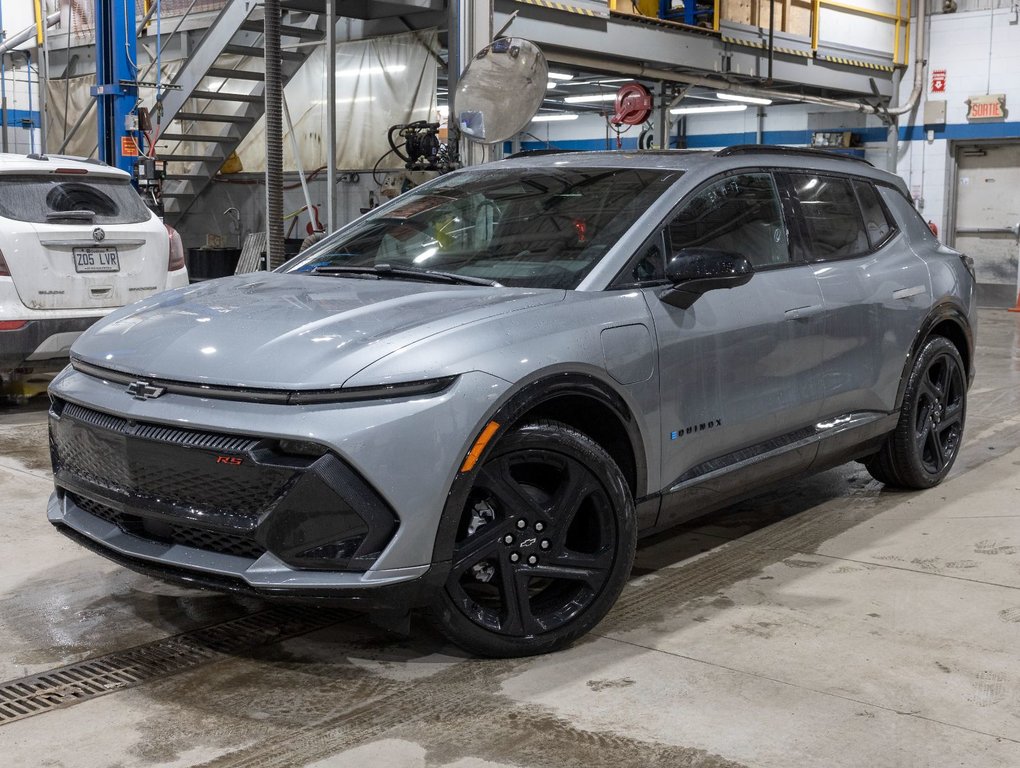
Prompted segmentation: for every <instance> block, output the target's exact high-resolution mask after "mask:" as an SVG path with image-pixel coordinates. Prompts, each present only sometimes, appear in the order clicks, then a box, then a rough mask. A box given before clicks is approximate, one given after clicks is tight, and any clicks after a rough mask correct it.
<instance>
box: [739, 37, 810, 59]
mask: <svg viewBox="0 0 1020 768" xmlns="http://www.w3.org/2000/svg"><path fill="white" fill-rule="evenodd" d="M720 39H721V40H722V41H723V42H724V43H730V44H732V45H746V46H747V47H748V48H758V49H761V50H765V49H767V48H768V47H769V46H768V43H766V42H765V41H764V40H748V39H746V38H743V37H729V36H728V35H721V36H720ZM773 50H775V52H776V53H785V54H786V55H787V56H802V57H803V58H805V59H809V58H811V51H805V50H802V49H800V48H786V47H784V46H781V45H776V46H773Z"/></svg>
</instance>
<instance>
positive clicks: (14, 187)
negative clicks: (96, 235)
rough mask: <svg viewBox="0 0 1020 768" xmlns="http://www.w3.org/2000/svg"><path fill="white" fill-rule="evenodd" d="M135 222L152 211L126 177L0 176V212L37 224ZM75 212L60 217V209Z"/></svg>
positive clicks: (140, 220)
mask: <svg viewBox="0 0 1020 768" xmlns="http://www.w3.org/2000/svg"><path fill="white" fill-rule="evenodd" d="M86 211H91V212H92V213H93V214H94V215H93V216H92V217H91V218H88V219H86V220H84V223H88V224H137V223H139V222H142V221H148V220H149V217H150V216H151V215H152V214H151V213H150V212H149V209H148V208H146V207H145V203H143V202H142V199H141V197H139V195H138V192H136V191H135V188H134V187H133V186H131V182H130V181H129V180H128V179H127V178H123V179H103V178H98V177H95V178H90V177H86V176H77V177H70V178H69V177H67V176H41V175H32V176H0V216H3V217H5V218H8V219H16V220H18V221H30V222H34V223H37V224H42V223H45V222H50V223H64V222H65V221H72V220H73V221H76V222H79V223H82V221H83V220H82V218H81V215H82V213H83V212H86ZM72 212H73V213H75V214H78V215H77V216H73V217H70V216H69V217H68V218H67V219H61V218H60V214H61V213H72Z"/></svg>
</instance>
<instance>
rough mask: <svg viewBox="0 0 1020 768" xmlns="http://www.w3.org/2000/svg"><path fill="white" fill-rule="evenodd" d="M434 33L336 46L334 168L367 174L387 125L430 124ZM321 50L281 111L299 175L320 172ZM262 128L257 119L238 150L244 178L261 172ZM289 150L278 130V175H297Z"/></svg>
mask: <svg viewBox="0 0 1020 768" xmlns="http://www.w3.org/2000/svg"><path fill="white" fill-rule="evenodd" d="M429 49H431V50H438V49H439V44H438V34H437V33H436V31H435V30H430V31H426V32H419V33H406V34H400V35H392V36H388V37H378V38H373V39H370V40H358V41H356V42H350V43H338V44H337V56H336V112H337V142H336V152H337V167H338V168H341V169H349V170H361V169H369V168H372V167H373V166H374V165H375V163H376V161H377V160H378V159H379V158H380V157H381V156H382V155H383V154H385V153H386V152H387V151H388V150H389V148H390V146H389V143H388V142H387V140H386V135H387V131H388V130H389V127H390V126H391V125H395V124H397V123H409V122H413V121H415V120H433V121H437V120H438V119H439V118H438V115H437V113H436V71H437V64H436V60H435V59H434V58H433V57H432V55H431V54H430V53H429ZM327 64H328V59H327V56H326V49H325V46H323V47H320V48H317V49H316V50H315V51H314V52H313V53H312V55H311V56H309V58H308V61H307V62H305V65H304V66H303V67H302V68H301V69H300V70H298V73H297V74H296V75H295V76H294V77H293V78H291V80H290V82H289V83H287V87H286V89H285V96H286V99H287V106H288V107H289V109H290V115H291V119H292V120H293V122H294V132H295V134H296V135H297V139H298V142H297V143H298V146H299V149H300V156H299V157H298V158H297V160H298V161H300V165H301V167H302V168H303V169H304V170H306V171H312V170H315V169H316V168H322V167H323V166H325V165H326V160H327V158H326V154H327V153H326V149H325V141H326V115H327V112H326V66H327ZM265 135H266V134H265V120H264V119H260V120H259V122H258V123H257V124H256V125H255V127H254V128H253V129H252V130H251V132H250V133H249V134H248V136H247V137H245V139H244V141H243V142H241V145H240V147H239V148H238V152H237V154H238V156H239V157H240V159H241V164H242V166H243V170H244V171H245V172H260V171H264V170H265V167H266V158H265ZM292 144H293V142H291V140H290V135H289V134H288V133H287V131H286V124H285V125H284V138H283V164H284V169H285V170H288V171H294V170H297V168H298V162H296V161H295V157H294V152H293V146H292ZM401 165H402V163H401V161H400V160H399V159H398V158H397V157H396V156H395V155H394V154H392V153H391V154H390V155H388V156H387V157H386V159H385V160H384V161H383V162H382V163H380V165H379V167H380V168H396V167H400V166H401Z"/></svg>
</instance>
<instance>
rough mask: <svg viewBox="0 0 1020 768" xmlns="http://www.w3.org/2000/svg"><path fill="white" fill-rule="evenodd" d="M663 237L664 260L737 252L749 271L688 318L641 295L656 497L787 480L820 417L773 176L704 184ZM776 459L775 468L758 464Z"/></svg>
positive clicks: (742, 175)
mask: <svg viewBox="0 0 1020 768" xmlns="http://www.w3.org/2000/svg"><path fill="white" fill-rule="evenodd" d="M665 234H666V238H665V243H666V244H665V245H664V246H662V247H665V248H667V249H668V250H670V251H672V252H676V251H679V250H681V249H683V248H689V247H697V248H715V249H718V250H725V251H730V252H737V253H740V254H741V255H744V256H746V257H747V258H748V259H749V260H750V261H751V263H752V264H753V265H754V267H755V270H756V272H755V274H754V276H753V277H752V278H751V280H750V282H748V283H747V284H746V285H743V286H740V287H737V288H732V289H728V290H715V291H710V292H708V293H705V294H704V295H702V296H701V297H699V298H698V299H697V301H695V302H694V304H693V305H692V306H691V307H690V308H689V309H679V308H677V307H673V306H671V305H669V304H666V303H664V302H663V301H661V300H660V299H659V295H660V294H661V293H662V290H663V289H661V288H657V289H646V290H645V291H644V293H645V297H646V301H647V303H648V306H649V309H650V311H651V314H652V318H653V321H654V325H655V333H656V336H657V339H658V345H659V363H660V371H661V379H660V394H661V403H662V446H663V450H662V478H663V480H664V481H666V486H665V490H666V491H667V492H670V491H679V490H682V489H689V488H692V487H693V486H695V485H697V486H699V489H700V490H699V491H698V492H699V493H704V494H706V496H707V499H710V498H711V497H712V496H713V495H717V494H718V493H720V492H723V490H722V489H721V488H720V489H718V490H717V489H715V488H713V487H712V482H713V478H715V477H720V478H722V477H723V476H724V475H727V474H729V473H730V472H731V471H733V470H736V469H741V468H744V469H746V468H747V467H748V466H750V465H755V464H756V463H758V462H760V463H761V468H762V471H763V472H764V475H763V476H764V477H771V476H774V475H775V474H776V473H780V474H782V473H791V472H795V471H798V470H799V469H801V468H803V467H804V466H806V465H807V464H808V463H810V461H811V460H812V459H813V457H814V446H813V445H807V446H804V447H802V448H797V447H795V446H794V444H795V443H797V442H798V440H802V439H804V438H806V437H807V436H808V435H809V434H812V433H813V426H812V425H813V424H814V423H815V420H816V418H817V416H818V413H819V408H820V389H819V387H818V385H817V383H818V381H819V375H818V373H819V366H820V364H821V359H822V358H821V351H822V343H823V336H822V331H823V328H822V296H821V292H820V291H819V288H818V282H817V281H816V280H815V277H814V274H813V272H812V268H811V266H810V265H808V264H806V263H804V262H802V261H797V260H795V259H794V257H793V254H792V253H791V250H790V244H789V235H788V229H787V225H786V216H785V214H784V202H783V200H782V198H781V196H780V194H779V190H778V188H777V186H776V183H775V180H774V178H773V175H772V174H771V173H769V172H768V171H747V172H738V173H731V174H727V175H724V176H721V177H717V178H716V179H715V180H712V181H710V182H708V183H706V184H705V185H703V186H702V187H701V188H699V190H697V191H695V192H694V193H692V194H691V195H690V196H688V198H687V200H686V201H685V202H684V203H683V204H682V205H681V207H680V209H679V210H678V212H677V213H676V215H675V216H674V217H673V219H672V220H671V221H670V223H669V224H668V226H667V228H666V233H665ZM655 247H657V246H656V244H655V243H652V244H651V245H650V246H649V248H651V249H654V248H655ZM650 255H651V259H649V258H647V257H646V258H645V259H643V260H639V261H637V262H636V264H635V270H636V271H635V273H634V274H633V277H634V279H635V281H638V280H647V279H648V278H649V276H650V275H651V276H654V275H653V273H652V270H651V268H650V267H649V265H650V264H652V263H655V261H656V259H655V257H654V253H653V254H650ZM776 454H782V458H781V459H780V460H779V462H778V464H777V463H775V462H764V461H762V460H763V459H764V458H765V457H769V456H775V455H776ZM744 477H745V480H748V481H750V480H753V478H754V477H755V474H754V472H751V473H749V474H748V473H745V474H744ZM723 482H724V485H725V481H723ZM675 498H678V499H679V498H680V497H679V496H677V497H675ZM685 498H687V499H690V495H689V494H685ZM685 508H686V509H687V512H690V509H691V508H692V506H691V505H686V504H681V505H679V507H677V505H671V504H669V503H668V501H666V502H664V506H663V516H664V517H663V518H660V523H663V522H666V521H670V520H675V519H679V518H681V517H683V516H684V514H685V512H684V509H685Z"/></svg>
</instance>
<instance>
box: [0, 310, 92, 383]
mask: <svg viewBox="0 0 1020 768" xmlns="http://www.w3.org/2000/svg"><path fill="white" fill-rule="evenodd" d="M99 320H102V316H96V317H75V318H43V319H40V320H29V321H28V322H27V323H26V324H25V325H24V326H22V327H21V328H18V329H16V330H13V331H0V371H12V370H14V369H15V368H22V367H26V366H27V367H33V366H37V365H38V364H39V363H47V362H48V361H51V360H56V361H59V363H60V364H61V366H62V365H63V363H66V361H67V351H68V349H69V348H70V346H71V342H73V341H74V340H75V339H76V338H78V336H80V335H81V334H82V332H83V331H86V330H88V328H89V327H91V326H92V325H93V324H95V323H96V322H98V321H99ZM37 361H38V362H37Z"/></svg>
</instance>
